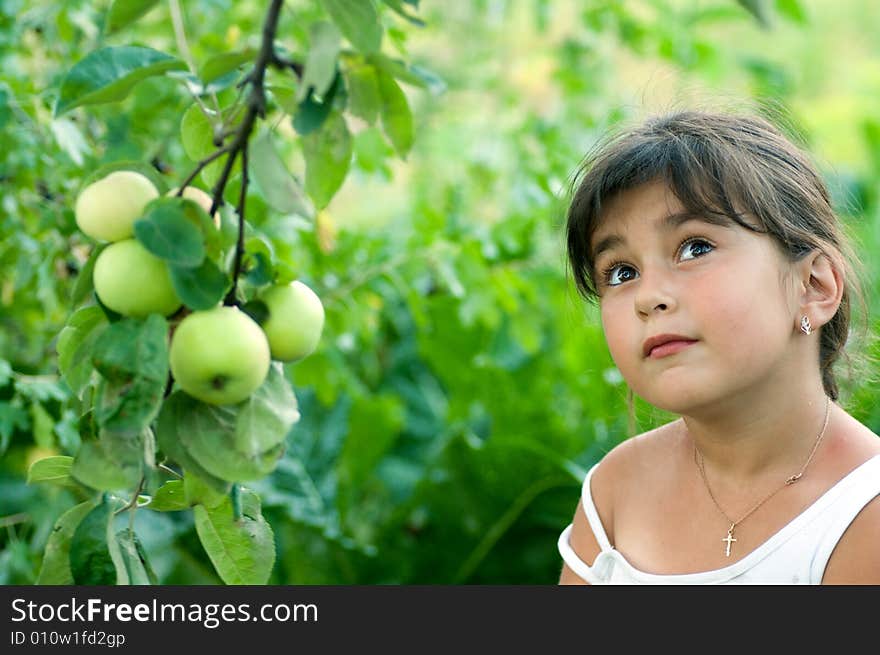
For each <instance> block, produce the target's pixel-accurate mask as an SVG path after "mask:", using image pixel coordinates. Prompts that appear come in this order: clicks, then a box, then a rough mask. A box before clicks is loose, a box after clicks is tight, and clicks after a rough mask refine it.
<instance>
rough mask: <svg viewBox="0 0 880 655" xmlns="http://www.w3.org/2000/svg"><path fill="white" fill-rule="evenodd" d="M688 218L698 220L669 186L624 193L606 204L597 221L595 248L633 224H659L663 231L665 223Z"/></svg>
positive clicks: (662, 184) (648, 186)
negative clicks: (677, 218)
mask: <svg viewBox="0 0 880 655" xmlns="http://www.w3.org/2000/svg"><path fill="white" fill-rule="evenodd" d="M686 214H687V215H688V216H689V218H698V216H694V215H692V214H690V213H689V212H687V211H686V209H685V207H684V205H683V204H682V203H681V201H680V200H679V199H678V198H677V197H676V195H675V194H674V193H673V192H672V189H670V188H669V186H668V185H667V184H666V183H665V182H653V183H649V184H644V185H642V186H639V187H635V188H633V189H627V190H625V191H621V192H619V193H617V194H615V195H614V196H613V197H612V198H610V199H609V200H608V201H607V202H606V203H605V205H604V206H603V207H602V210H601V211H600V212H599V214H598V216H597V217H596V223H595V225H594V227H593V231H592V232H593V233H592V235H591V238H590V242H591V246H593V247H595V245H596V243H598V242H599V241H601V240H602V239H604V238H605V237H606V236H608V235H610V234H612V233H618V232H620V231H621V230H623V229H625V228H626V227H627V226H628V225H629V224H630V223H633V222H638V223H639V224H642V223H656V224H657V225H656V226H657V228H658V229H659V228H661V227H662V223H663V221H668V220H670V219H672V220H674V219H675V217H677V216H679V215H682V216H683V215H686ZM679 222H681V221H679Z"/></svg>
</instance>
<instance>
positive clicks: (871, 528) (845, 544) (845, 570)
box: [822, 414, 880, 585]
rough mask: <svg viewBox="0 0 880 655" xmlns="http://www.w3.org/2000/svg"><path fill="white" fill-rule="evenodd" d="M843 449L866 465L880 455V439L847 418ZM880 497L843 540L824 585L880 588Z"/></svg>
mask: <svg viewBox="0 0 880 655" xmlns="http://www.w3.org/2000/svg"><path fill="white" fill-rule="evenodd" d="M846 418H847V419H848V421H847V422H846V423H845V424H844V428H843V438H842V439H841V441H840V444H841V445H840V446H839V448H840V449H841V451H845V452H846V453H847V454H848V455H849V456H850V457H852V458H853V459H852V460H851V461H853V462H856V463H858V462H864V461H867V460H868V459H870V458H871V457H876V456H877V455H880V437H878V436H877V435H876V434H874V433H873V432H872V431H871V430H869V429H868V428H867V427H866V426H864V425H862V424H861V423H859V422H858V421H856V420H855V419H854V418H852V417H850V416H849V415H848V414H847V415H846ZM878 543H880V496H876V497H875V498H874V499H873V500H871V501H870V502H869V503H867V504H866V505H865V506H864V507H863V508H862V510H861V511H860V512H859V513H858V514H857V515H856V517H855V518H854V519H853V520H852V522H851V523H850V524H849V527H847V529H846V531H845V532H844V533H843V535H842V536H841V537H840V540H839V541H838V542H837V545H836V546H835V547H834V551H833V552H832V553H831V557H830V558H829V560H828V564H827V565H826V567H825V573H824V575H823V577H822V584H837V585H840V584H844V585H846V584H848V585H853V584H855V585H878V584H880V549H878V548H877V544H878Z"/></svg>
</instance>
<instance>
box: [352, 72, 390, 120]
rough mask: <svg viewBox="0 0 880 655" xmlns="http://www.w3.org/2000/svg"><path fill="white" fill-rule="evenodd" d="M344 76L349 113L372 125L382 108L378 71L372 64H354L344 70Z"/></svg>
mask: <svg viewBox="0 0 880 655" xmlns="http://www.w3.org/2000/svg"><path fill="white" fill-rule="evenodd" d="M344 75H345V82H346V85H347V86H348V109H349V111H350V112H351V113H352V114H354V115H355V116H358V117H359V118H362V119H364V120H365V121H366V122H367V123H369V124H370V125H372V124H373V123H375V122H376V119H377V118H378V116H379V109H380V108H381V106H382V96H381V94H380V93H379V78H378V76H377V75H376V69H375V68H374V67H373V66H371V65H370V64H364V63H354V64H352V65H350V66H347V67H346V68H345V69H344Z"/></svg>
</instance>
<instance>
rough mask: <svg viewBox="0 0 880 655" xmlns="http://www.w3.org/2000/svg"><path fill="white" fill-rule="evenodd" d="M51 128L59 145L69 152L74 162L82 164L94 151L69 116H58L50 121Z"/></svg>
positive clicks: (68, 154)
mask: <svg viewBox="0 0 880 655" xmlns="http://www.w3.org/2000/svg"><path fill="white" fill-rule="evenodd" d="M49 129H50V130H52V135H53V136H54V137H55V141H56V142H57V143H58V147H59V148H61V149H62V150H63V151H64V152H66V153H67V156H68V157H70V159H71V160H73V163H74V164H76V165H77V166H82V165H83V162H84V158H85V156H86V155H90V154H91V153H92V148H91V146H90V145H89V143H88V142H87V141H86V139H85V137H84V136H83V134H82V132H81V131H80V129H79V128H78V127H77V126H76V124H75V123H74V122H73V121H71V120H70V119H69V118H56V119H55V120H53V121H52V122H51V123H49Z"/></svg>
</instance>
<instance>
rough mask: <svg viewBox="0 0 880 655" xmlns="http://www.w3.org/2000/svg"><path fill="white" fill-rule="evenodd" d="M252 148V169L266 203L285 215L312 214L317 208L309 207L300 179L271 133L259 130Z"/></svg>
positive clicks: (308, 215)
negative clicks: (292, 171)
mask: <svg viewBox="0 0 880 655" xmlns="http://www.w3.org/2000/svg"><path fill="white" fill-rule="evenodd" d="M249 147H250V149H251V157H250V160H249V161H250V169H251V170H250V172H251V175H252V176H253V181H254V183H255V184H256V186H257V188H258V189H259V191H260V193H261V194H262V196H263V197H264V198H265V199H266V203H267V204H268V205H269V206H270V207H272V208H273V209H276V210H278V211H280V212H282V213H284V214H299V215H300V216H303V217H305V218H308V217H311V216H312V215H313V213H314V211H313V210H311V209H310V208H309V206H308V199H307V198H306V197H305V194H304V193H303V190H302V187H301V186H300V184H299V182H298V181H297V180H296V179H295V178H294V177H293V176H292V175H291V174H290V172H289V171H288V170H287V166H286V165H285V163H284V161H283V160H282V159H281V157H279V156H278V153H277V152H276V151H275V148H274V147H273V145H272V135H271V133H270V132H268V131H264V132H262V133H260V134H259V135H258V136H257V137H256V138H255V139H254V140H253V142H252V143H251V145H250V146H249Z"/></svg>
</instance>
